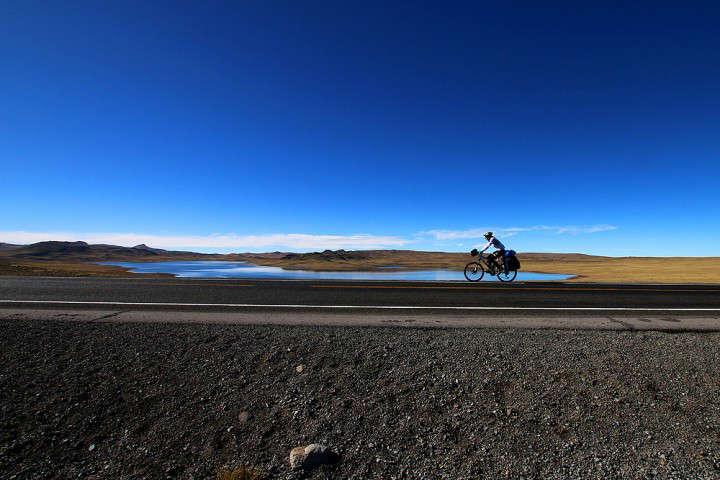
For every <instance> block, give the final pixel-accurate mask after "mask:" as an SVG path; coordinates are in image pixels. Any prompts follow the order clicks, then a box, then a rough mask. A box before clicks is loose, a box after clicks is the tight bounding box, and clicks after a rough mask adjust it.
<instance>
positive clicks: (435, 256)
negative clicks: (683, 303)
mask: <svg viewBox="0 0 720 480" xmlns="http://www.w3.org/2000/svg"><path fill="white" fill-rule="evenodd" d="M348 253H349V255H347V256H346V257H347V258H344V259H343V258H333V257H331V256H327V257H326V258H323V257H322V256H321V255H319V254H308V255H299V256H296V257H295V258H291V259H287V258H283V257H280V258H278V257H268V258H263V257H253V258H252V259H248V260H249V261H251V262H252V263H256V264H258V265H268V266H277V267H282V268H286V269H293V270H316V271H350V270H380V269H381V267H385V266H397V267H403V268H407V269H412V270H423V269H433V268H444V269H451V270H462V269H463V268H464V267H465V264H467V263H468V262H470V261H472V257H471V256H470V255H469V254H467V253H445V252H412V251H404V250H398V251H392V250H386V251H370V252H348ZM354 254H358V256H357V257H355V256H354ZM363 255H364V258H362V256H363ZM519 258H520V261H521V263H522V270H525V271H531V272H539V273H564V274H570V275H575V276H574V277H573V278H572V279H570V281H572V282H628V283H720V257H601V256H593V255H583V254H573V253H569V254H566V253H523V254H520V255H519Z"/></svg>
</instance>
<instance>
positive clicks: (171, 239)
mask: <svg viewBox="0 0 720 480" xmlns="http://www.w3.org/2000/svg"><path fill="white" fill-rule="evenodd" d="M46 240H63V241H79V240H82V241H85V242H88V243H105V244H110V245H121V246H127V247H130V246H134V245H138V244H141V243H144V244H146V245H149V246H151V247H155V248H166V249H172V248H186V249H187V248H196V249H225V250H228V249H235V250H236V251H241V250H258V249H273V250H276V249H289V250H325V249H332V250H337V249H340V248H343V249H381V248H391V247H402V246H403V245H406V244H407V243H409V241H408V240H406V239H404V238H401V237H394V236H378V235H366V234H359V235H313V234H305V233H274V234H268V235H235V234H227V235H151V234H140V233H78V232H75V233H72V232H25V231H7V232H2V231H0V242H5V243H17V244H27V243H35V242H42V241H46Z"/></svg>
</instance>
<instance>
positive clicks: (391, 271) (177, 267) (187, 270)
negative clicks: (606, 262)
mask: <svg viewBox="0 0 720 480" xmlns="http://www.w3.org/2000/svg"><path fill="white" fill-rule="evenodd" d="M103 265H116V266H120V267H125V268H128V269H130V271H131V272H134V273H170V274H173V275H175V276H176V277H181V278H268V279H283V280H441V281H451V280H462V281H464V280H465V277H464V276H463V273H462V272H460V271H453V270H412V271H411V270H403V269H401V268H399V267H393V266H390V265H389V266H387V267H384V268H383V271H378V272H313V271H308V270H285V269H283V268H280V267H262V266H257V265H252V264H249V263H245V262H222V261H200V260H197V261H184V262H103ZM570 277H571V275H562V274H550V273H534V272H522V271H520V272H518V276H517V280H564V279H567V278H570ZM483 281H497V278H496V277H492V276H490V275H487V274H486V275H485V278H483Z"/></svg>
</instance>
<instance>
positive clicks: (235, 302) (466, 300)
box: [0, 277, 720, 315]
mask: <svg viewBox="0 0 720 480" xmlns="http://www.w3.org/2000/svg"><path fill="white" fill-rule="evenodd" d="M18 302H21V303H18ZM22 302H28V303H27V304H28V305H36V306H37V305H38V304H37V303H34V302H41V303H40V304H43V303H44V302H48V303H46V304H47V305H48V306H57V305H59V304H62V303H63V302H105V303H107V304H108V306H112V305H111V304H112V303H118V304H129V305H126V306H128V307H132V306H133V305H137V306H138V307H140V306H142V307H143V308H148V307H152V306H153V305H152V304H158V305H157V306H158V307H162V308H163V309H173V308H174V309H179V310H187V309H192V308H195V309H197V310H213V309H216V308H229V309H232V310H234V311H237V310H239V309H253V310H258V309H270V310H272V309H274V308H305V309H312V308H316V307H317V308H318V309H323V310H332V309H334V308H337V309H339V310H342V309H347V308H348V307H351V308H356V309H358V310H362V309H364V308H367V309H369V310H372V309H385V308H387V307H390V308H393V309H398V310H402V309H403V308H407V309H409V310H412V309H417V310H418V311H427V312H432V311H433V310H443V309H447V310H452V309H456V310H459V311H462V310H463V309H468V310H473V309H489V311H492V312H494V313H497V314H499V313H502V312H503V311H508V312H509V313H517V311H519V310H523V311H528V312H532V311H533V310H534V309H537V310H538V311H542V309H557V310H567V311H572V310H573V309H594V310H603V309H607V310H608V311H613V309H640V310H642V309H647V310H657V311H658V312H663V311H671V310H674V311H677V313H682V312H680V311H678V310H682V309H688V310H692V309H699V310H700V311H698V312H696V313H697V314H702V310H703V309H704V310H705V313H706V314H711V315H716V314H718V313H720V286H719V285H620V284H618V285H611V284H577V283H545V282H543V283H540V282H528V283H519V282H518V283H512V284H498V283H478V284H471V283H469V282H468V283H460V282H347V281H277V280H196V279H157V278H154V279H151V278H120V279H118V278H44V277H2V278H0V305H3V306H20V305H23V303H22ZM53 302H58V303H57V305H54V303H53ZM80 304H82V303H80ZM163 304H164V305H163ZM172 304H180V305H172ZM388 309H389V308H388ZM495 309H497V310H495Z"/></svg>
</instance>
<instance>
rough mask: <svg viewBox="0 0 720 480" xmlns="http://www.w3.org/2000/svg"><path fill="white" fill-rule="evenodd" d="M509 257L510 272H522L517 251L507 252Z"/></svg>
mask: <svg viewBox="0 0 720 480" xmlns="http://www.w3.org/2000/svg"><path fill="white" fill-rule="evenodd" d="M505 255H507V257H508V269H509V270H520V260H519V259H518V258H517V255H516V254H515V250H508V251H507V252H505Z"/></svg>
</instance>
